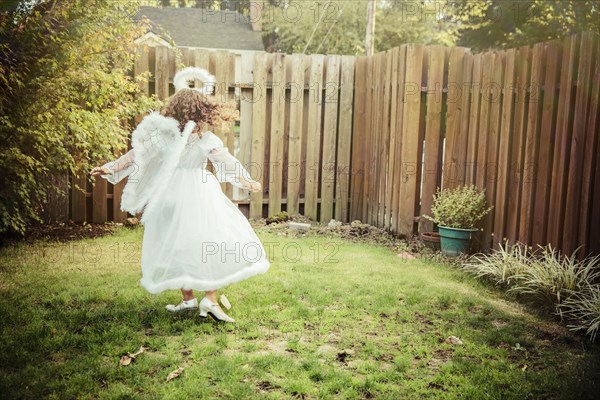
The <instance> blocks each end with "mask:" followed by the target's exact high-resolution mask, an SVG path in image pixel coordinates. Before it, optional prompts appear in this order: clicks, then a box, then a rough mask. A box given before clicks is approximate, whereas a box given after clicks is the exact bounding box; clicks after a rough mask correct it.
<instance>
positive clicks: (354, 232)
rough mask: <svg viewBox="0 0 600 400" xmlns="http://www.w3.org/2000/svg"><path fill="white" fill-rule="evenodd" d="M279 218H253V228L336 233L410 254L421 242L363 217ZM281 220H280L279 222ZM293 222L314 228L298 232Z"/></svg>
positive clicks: (295, 234)
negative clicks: (344, 220) (344, 219)
mask: <svg viewBox="0 0 600 400" xmlns="http://www.w3.org/2000/svg"><path fill="white" fill-rule="evenodd" d="M281 214H282V215H278V218H270V219H265V218H261V219H257V220H253V221H251V224H252V227H253V228H255V229H257V230H261V231H265V232H270V233H274V234H276V235H278V236H289V237H307V236H312V235H323V236H334V237H339V238H343V239H347V240H349V241H351V242H360V243H371V244H379V245H383V246H387V247H389V248H391V249H392V250H394V251H398V252H404V253H406V254H410V252H414V251H417V250H418V243H417V242H414V243H410V244H409V243H407V242H406V241H404V240H403V239H402V238H400V237H397V236H395V235H393V234H391V233H390V232H387V231H385V230H384V229H381V228H377V227H375V226H372V225H369V224H364V223H362V222H361V221H359V220H355V221H352V222H351V223H342V222H341V221H333V220H332V221H331V222H328V223H321V222H316V221H313V220H311V219H310V218H307V217H305V216H303V215H300V214H295V215H286V216H283V214H285V213H281ZM279 221H280V222H279ZM289 222H300V223H305V224H310V225H311V227H310V229H309V230H308V231H306V232H302V231H296V230H291V229H289V225H288V223H289Z"/></svg>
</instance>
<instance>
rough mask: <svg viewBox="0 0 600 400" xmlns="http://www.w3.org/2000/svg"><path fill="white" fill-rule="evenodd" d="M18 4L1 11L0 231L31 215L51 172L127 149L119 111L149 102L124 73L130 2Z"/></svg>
mask: <svg viewBox="0 0 600 400" xmlns="http://www.w3.org/2000/svg"><path fill="white" fill-rule="evenodd" d="M20 4H21V5H22V7H19V8H18V9H16V10H12V11H0V169H2V174H0V233H2V232H5V231H13V232H20V233H24V231H25V229H26V227H27V225H28V223H30V222H32V221H33V220H38V221H40V218H39V216H38V214H39V213H40V212H41V211H42V209H43V207H44V204H45V198H46V196H47V194H48V193H51V192H55V193H56V192H57V190H55V189H56V188H55V186H54V185H53V184H52V183H53V179H52V177H55V176H64V175H66V174H68V173H71V174H73V173H75V172H79V171H80V170H81V171H85V170H89V169H90V167H91V166H92V165H95V164H96V163H97V161H98V160H104V159H107V158H109V159H110V158H113V157H114V150H126V144H127V138H128V136H129V131H130V130H129V128H128V127H127V126H124V124H123V125H122V124H121V121H126V120H128V119H129V118H131V117H133V116H135V115H138V114H140V113H143V112H145V111H147V110H149V109H152V108H154V107H155V105H156V102H155V101H154V100H153V99H150V98H148V97H147V96H145V95H144V94H143V92H141V90H140V87H139V85H138V82H137V80H138V78H139V77H138V78H135V79H134V77H133V76H132V74H131V70H132V68H133V65H134V61H135V51H134V49H135V39H136V38H138V37H140V36H141V35H142V34H143V33H144V32H145V31H146V30H147V28H148V23H147V21H146V22H140V23H138V22H135V21H133V19H132V18H131V17H130V16H131V15H132V14H133V13H135V11H136V10H137V7H138V5H137V4H136V3H134V2H114V1H110V0H96V1H93V2H92V1H70V0H69V1H67V0H57V1H37V2H21V3H20ZM145 78H146V76H145V77H143V79H145ZM90 164H91V165H90Z"/></svg>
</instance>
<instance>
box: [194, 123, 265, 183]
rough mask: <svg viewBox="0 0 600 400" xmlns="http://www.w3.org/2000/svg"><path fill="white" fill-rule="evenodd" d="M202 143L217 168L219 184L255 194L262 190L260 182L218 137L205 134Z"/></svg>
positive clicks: (212, 134) (216, 174) (208, 132)
mask: <svg viewBox="0 0 600 400" xmlns="http://www.w3.org/2000/svg"><path fill="white" fill-rule="evenodd" d="M202 141H203V142H204V143H203V147H204V149H205V152H206V156H207V157H208V159H209V160H210V161H211V163H212V165H213V167H214V168H215V176H216V177H217V180H219V182H229V183H231V184H232V185H234V186H237V187H239V188H242V189H248V190H251V191H253V192H257V191H260V190H262V186H261V184H260V182H257V181H255V180H254V179H252V177H251V176H250V173H249V172H248V170H247V169H246V168H244V166H243V165H242V163H241V162H240V161H239V160H238V159H237V158H235V157H234V156H233V155H232V154H231V153H230V152H229V149H228V148H227V147H225V146H224V144H223V141H222V140H221V139H219V137H218V136H216V135H215V134H214V133H212V132H210V131H207V132H203V134H202Z"/></svg>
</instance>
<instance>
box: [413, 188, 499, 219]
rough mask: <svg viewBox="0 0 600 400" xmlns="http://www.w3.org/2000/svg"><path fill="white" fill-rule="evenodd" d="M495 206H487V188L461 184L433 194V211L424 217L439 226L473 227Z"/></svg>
mask: <svg viewBox="0 0 600 400" xmlns="http://www.w3.org/2000/svg"><path fill="white" fill-rule="evenodd" d="M492 208H493V207H487V206H486V200H485V190H484V191H479V189H477V187H475V186H459V187H456V188H454V189H444V190H440V189H439V188H438V190H437V192H436V194H435V195H434V196H433V205H432V206H431V213H432V214H433V216H429V215H423V217H425V218H427V219H428V220H430V221H432V222H434V223H436V224H437V225H438V226H446V227H449V228H462V229H472V228H474V227H475V224H476V223H477V222H479V221H480V220H481V219H482V218H483V217H485V216H486V215H487V214H488V213H489V212H490V211H491V210H492Z"/></svg>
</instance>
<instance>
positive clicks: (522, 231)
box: [70, 33, 600, 253]
mask: <svg viewBox="0 0 600 400" xmlns="http://www.w3.org/2000/svg"><path fill="white" fill-rule="evenodd" d="M147 50H148V51H147V52H146V51H144V50H143V49H142V48H140V49H139V50H138V52H139V54H138V61H137V62H136V67H135V73H136V74H139V73H142V72H144V71H150V74H151V76H152V79H151V80H150V82H149V83H148V84H147V85H146V86H144V88H143V89H144V91H145V92H146V93H148V94H153V93H156V94H157V96H158V97H159V98H161V99H164V98H166V97H168V95H170V94H172V93H173V87H172V83H171V82H172V77H173V75H174V73H175V71H176V69H178V68H180V67H182V66H188V65H195V66H200V67H203V68H207V69H208V70H209V71H210V72H211V73H213V74H214V75H215V76H216V78H217V81H218V84H217V92H216V94H217V95H218V96H228V97H230V98H237V99H239V101H240V115H241V117H240V124H239V125H240V129H239V137H237V139H236V135H235V134H234V129H233V127H232V129H225V130H221V131H217V132H216V133H217V134H218V135H219V136H220V137H221V138H222V139H223V141H224V142H225V143H226V144H227V145H228V147H229V149H230V151H231V152H232V153H234V143H236V140H237V141H238V142H239V149H240V151H239V153H238V157H239V158H240V160H241V161H242V163H243V164H244V165H246V166H247V167H248V169H249V171H250V173H251V175H252V176H253V177H254V178H255V179H258V180H260V181H261V182H262V183H263V188H264V191H263V193H254V194H252V195H251V196H250V198H249V200H247V201H246V200H237V201H236V202H237V203H238V204H239V206H240V208H242V209H244V211H245V212H246V214H247V215H248V216H249V217H251V218H255V217H261V216H266V215H272V214H274V213H277V212H279V211H281V210H286V211H288V212H290V213H296V212H300V213H302V214H304V215H306V216H309V217H311V218H313V219H316V220H319V221H325V222H327V221H329V220H330V219H331V218H335V219H338V220H342V221H351V220H354V219H360V220H362V221H365V222H368V223H371V224H373V225H377V226H380V227H384V228H386V229H388V230H390V231H392V232H395V233H398V234H400V235H406V236H411V235H413V234H414V233H415V232H416V231H417V229H420V230H430V229H431V228H432V226H431V224H430V223H428V222H427V220H425V219H424V218H420V216H421V215H423V214H427V213H429V211H430V209H431V204H432V196H433V194H434V193H435V190H436V188H438V187H444V188H445V187H455V186H458V185H463V184H475V185H477V186H478V187H479V188H482V189H486V196H487V199H488V201H489V202H490V203H491V204H493V205H494V207H495V208H494V212H493V213H492V214H490V215H489V216H488V217H487V218H486V220H485V221H484V226H483V232H482V235H481V246H482V247H483V249H487V248H489V247H490V246H494V245H497V244H498V243H501V242H503V241H505V240H508V241H510V242H516V241H519V242H523V243H527V244H530V245H533V244H546V243H552V244H554V245H555V246H556V247H557V248H559V249H562V250H564V251H565V252H568V253H570V252H572V251H574V250H575V248H577V247H578V246H583V247H584V249H583V252H595V253H599V252H600V160H599V159H598V156H597V155H598V154H600V140H598V138H599V137H600V133H599V131H600V126H599V125H600V124H599V121H598V118H599V111H600V110H599V107H598V100H599V99H598V97H599V95H600V51H598V50H599V49H598V39H597V37H596V36H594V35H593V34H588V33H584V34H579V35H574V36H571V37H568V38H566V39H564V40H562V41H552V42H547V43H539V44H536V45H534V46H524V47H521V48H518V49H510V50H504V51H491V52H486V53H481V54H472V53H471V52H470V51H469V49H466V48H460V47H457V48H446V47H442V46H422V45H404V46H401V47H399V48H394V49H392V50H389V51H387V52H383V53H379V54H376V55H374V56H372V57H365V56H358V57H353V56H323V55H312V56H306V55H296V54H295V55H284V54H270V53H262V52H257V53H250V54H247V55H244V56H242V57H241V59H239V57H238V60H237V61H236V59H235V56H234V55H233V54H231V53H228V52H224V51H218V52H217V51H215V52H211V51H206V50H200V49H172V48H167V47H157V48H150V49H147ZM138 120H139V119H138ZM74 181H75V182H79V183H80V184H82V186H85V178H81V179H79V180H78V179H75V180H74ZM122 185H123V183H121V184H120V185H117V186H115V187H114V188H113V187H112V185H110V184H106V182H104V181H103V180H98V181H97V182H96V183H95V184H94V185H93V186H92V185H91V184H89V183H87V193H83V192H80V191H76V190H74V191H73V192H72V196H71V202H70V204H71V217H72V218H73V219H75V220H86V219H87V220H90V219H91V220H93V221H98V222H101V221H105V220H107V219H114V220H122V219H123V218H124V217H125V215H124V214H123V213H122V212H120V210H119V199H120V194H121V192H122ZM224 188H225V189H224V190H226V191H227V194H228V195H229V196H230V197H231V195H232V189H231V188H230V187H226V186H224Z"/></svg>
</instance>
